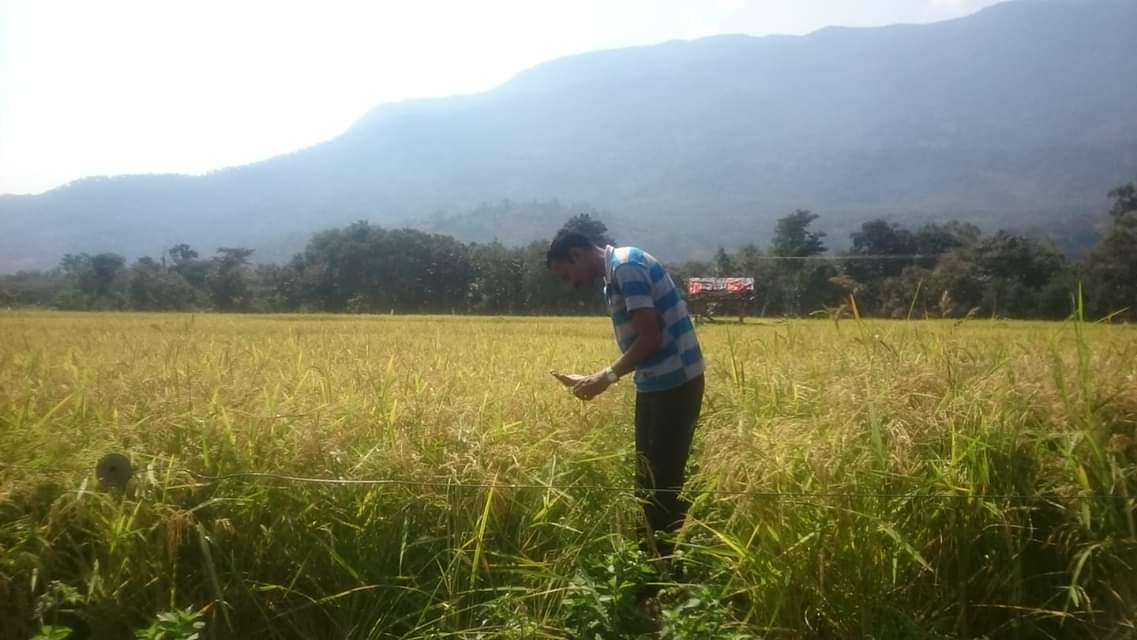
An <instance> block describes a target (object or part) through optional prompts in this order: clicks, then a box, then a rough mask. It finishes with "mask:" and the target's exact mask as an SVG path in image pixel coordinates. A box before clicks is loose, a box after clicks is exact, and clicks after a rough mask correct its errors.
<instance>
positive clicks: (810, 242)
mask: <svg viewBox="0 0 1137 640" xmlns="http://www.w3.org/2000/svg"><path fill="white" fill-rule="evenodd" d="M1110 196H1111V198H1112V200H1113V206H1112V208H1111V209H1110V212H1109V214H1110V215H1109V218H1108V222H1107V229H1106V230H1105V232H1104V236H1103V237H1102V239H1101V240H1100V242H1098V244H1097V245H1096V246H1095V247H1094V248H1093V250H1092V251H1091V252H1090V253H1089V254H1088V255H1086V256H1085V257H1083V258H1081V259H1078V260H1074V259H1071V258H1069V257H1067V256H1066V255H1064V254H1063V253H1061V252H1060V251H1059V250H1058V249H1057V248H1056V247H1055V246H1054V245H1053V244H1051V243H1047V242H1044V241H1039V240H1036V239H1032V238H1028V237H1025V236H1021V235H1016V234H1013V233H1010V232H1007V231H998V232H995V233H992V234H985V233H983V232H982V231H981V230H980V229H979V228H978V227H976V226H974V225H972V224H967V223H961V222H948V223H944V224H927V225H924V226H922V227H920V228H918V229H907V228H904V227H903V226H901V225H898V224H896V223H893V222H889V221H887V220H884V219H876V220H870V221H868V222H865V223H864V224H863V225H861V228H860V229H859V230H858V231H855V232H854V233H852V234H851V236H850V238H849V240H850V243H849V247H848V249H846V250H844V251H843V252H841V253H840V254H839V255H828V254H827V251H828V249H827V247H826V235H825V233H823V232H821V231H817V230H815V229H814V223H815V222H816V221H817V219H818V215H817V214H815V213H813V212H810V211H807V210H797V211H794V212H792V213H790V214H788V215H786V216H785V217H783V218H781V219H779V220H778V221H777V223H776V226H775V229H774V234H773V239H772V241H771V242H770V244H769V246H767V247H764V248H762V247H758V246H756V245H754V244H747V245H744V246H742V247H740V248H738V249H737V250H735V251H733V252H728V251H726V250H725V249H724V248H719V249H718V251H717V252H716V254H715V256H714V258H713V259H712V260H710V261H688V262H684V263H680V264H673V265H670V269H671V272H672V275H673V276H674V277H675V278H676V279H677V280H678V281H680V284H682V280H684V279H685V278H688V277H692V276H706V275H722V276H728V275H729V276H751V277H754V278H755V281H756V284H757V289H758V291H757V295H756V296H755V297H754V299H752V300H749V301H746V302H744V303H742V305H743V307H744V308H742V309H739V310H738V311H740V312H742V313H746V314H748V315H763V316H808V315H825V314H841V313H851V312H853V309H854V307H855V311H856V312H857V313H859V314H861V315H865V316H881V317H965V316H968V315H971V316H974V315H980V316H984V317H989V316H999V317H1012V318H1045V319H1060V318H1065V317H1068V316H1069V315H1070V314H1071V313H1072V311H1073V309H1074V308H1075V306H1076V304H1080V308H1081V310H1082V313H1084V314H1086V315H1087V316H1091V317H1093V318H1095V319H1096V318H1104V317H1110V318H1115V319H1125V320H1134V319H1137V181H1135V182H1132V183H1130V184H1127V185H1125V186H1122V187H1119V188H1117V189H1115V190H1113V191H1111V192H1110ZM564 228H569V229H573V230H577V231H580V232H582V233H585V234H586V235H589V236H590V237H592V238H593V239H594V240H595V241H596V242H597V243H599V244H604V243H612V244H615V242H614V240H613V239H612V238H611V237H610V236H609V234H608V229H607V228H606V226H605V225H604V223H603V222H602V221H600V220H599V219H597V218H595V217H593V216H591V215H589V214H580V215H577V216H574V217H572V218H571V219H569V220H568V221H567V222H566V224H565V227H564ZM632 244H634V243H632ZM547 247H548V241H547V240H539V241H535V242H532V243H529V244H527V245H524V246H520V247H508V246H504V245H502V244H500V243H498V242H490V243H463V242H460V241H458V240H456V239H454V238H452V237H449V236H445V235H439V234H431V233H424V232H421V231H416V230H412V229H386V228H383V227H380V226H376V225H372V224H369V223H367V222H363V221H361V222H356V223H354V224H351V225H348V226H346V227H341V228H334V229H328V230H325V231H321V232H319V233H316V234H314V235H313V236H312V238H311V239H310V240H309V242H308V243H307V246H306V247H305V249H304V251H303V252H301V253H299V254H297V255H296V256H294V257H293V258H292V259H291V260H290V261H289V262H287V263H285V264H253V263H252V262H251V257H252V254H253V251H252V250H251V249H247V248H242V247H222V248H219V249H217V250H216V253H215V254H214V255H213V256H209V257H203V256H201V255H200V254H199V253H198V252H197V251H196V250H194V249H193V248H192V247H190V246H188V245H185V244H179V245H176V246H174V247H171V248H170V249H169V250H168V251H167V252H166V254H165V255H163V256H160V257H159V258H152V257H143V258H140V259H138V260H137V261H135V262H134V263H133V264H129V265H128V264H127V260H126V259H125V258H123V257H122V256H121V255H118V254H115V253H99V254H95V255H89V254H85V253H84V254H68V255H66V256H64V257H63V259H62V260H61V261H60V264H59V266H58V267H57V268H55V269H52V270H49V271H33V272H21V273H17V274H14V275H8V276H3V277H0V304H5V305H9V306H10V305H43V306H52V307H55V308H60V309H79V310H126V309H133V310H140V311H165V310H170V311H188V310H215V311H244V312H305V311H320V312H358V313H390V312H394V313H481V314H584V313H602V312H603V306H602V304H601V300H600V297H599V296H598V295H596V292H595V291H569V290H566V289H565V288H564V287H563V286H562V285H561V284H560V283H559V282H558V281H557V280H556V279H555V278H554V277H553V276H552V275H551V274H550V273H549V272H548V270H547V269H546V267H545V251H546V249H547ZM648 250H649V251H650V248H648Z"/></svg>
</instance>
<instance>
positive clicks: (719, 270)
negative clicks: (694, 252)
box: [714, 247, 735, 277]
mask: <svg viewBox="0 0 1137 640" xmlns="http://www.w3.org/2000/svg"><path fill="white" fill-rule="evenodd" d="M714 264H715V269H714V271H715V275H716V276H719V277H724V276H733V275H735V267H734V260H732V259H731V257H730V254H728V253H727V252H726V249H723V248H722V247H719V249H718V251H716V252H715V260H714Z"/></svg>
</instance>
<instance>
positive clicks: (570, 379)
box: [549, 371, 587, 388]
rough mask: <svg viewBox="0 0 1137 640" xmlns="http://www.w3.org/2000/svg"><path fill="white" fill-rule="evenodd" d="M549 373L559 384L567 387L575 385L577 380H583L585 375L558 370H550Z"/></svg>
mask: <svg viewBox="0 0 1137 640" xmlns="http://www.w3.org/2000/svg"><path fill="white" fill-rule="evenodd" d="M549 373H551V374H552V375H553V377H554V378H556V379H557V380H558V381H559V382H560V383H561V384H563V385H565V386H566V387H569V388H572V387H575V386H576V385H577V383H578V382H580V381H581V380H584V379H585V378H586V377H587V376H581V375H577V374H575V373H561V372H560V371H550V372H549Z"/></svg>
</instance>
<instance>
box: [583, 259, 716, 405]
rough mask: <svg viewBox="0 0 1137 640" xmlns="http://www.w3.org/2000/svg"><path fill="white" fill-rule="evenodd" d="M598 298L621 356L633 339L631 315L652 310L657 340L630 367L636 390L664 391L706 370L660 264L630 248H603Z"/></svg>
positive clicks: (678, 298)
mask: <svg viewBox="0 0 1137 640" xmlns="http://www.w3.org/2000/svg"><path fill="white" fill-rule="evenodd" d="M604 262H605V265H606V266H605V270H604V297H605V298H606V299H607V301H608V312H609V313H611V314H612V326H613V328H614V329H615V331H616V343H617V344H619V346H620V351H621V352H626V351H627V350H628V349H630V348H631V347H632V343H633V342H635V340H636V332H635V328H634V327H633V326H632V311H635V310H636V309H650V308H654V309H655V315H656V319H657V321H658V322H659V329H660V334H661V335H662V338H663V341H662V342H661V344H660V347H659V350H658V351H656V352H655V353H653V354H651V355H650V356H648V357H647V359H645V360H644V361H643V362H641V363H640V365H639V367H637V368H636V375H635V383H636V390H637V391H645V392H651V391H666V390H667V389H673V388H675V387H678V386H680V385H682V384H684V383H686V382H688V381H690V380H693V379H694V378H697V377H699V375H700V374H702V373H703V371H704V370H705V369H706V365H705V364H704V362H703V352H702V351H701V350H700V349H699V340H698V339H697V338H696V337H695V326H694V324H692V322H691V316H689V315H688V314H687V305H686V303H684V302H683V298H682V297H681V296H680V295H679V289H678V288H677V287H676V286H675V282H673V281H672V280H671V276H669V275H667V271H665V270H664V268H663V265H661V264H660V263H659V261H658V260H656V259H655V258H653V257H652V256H651V254H649V253H647V252H646V251H643V250H641V249H637V248H636V247H619V248H615V247H611V246H609V247H606V248H605V249H604Z"/></svg>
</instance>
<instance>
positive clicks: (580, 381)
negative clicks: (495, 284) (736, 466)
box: [545, 231, 705, 556]
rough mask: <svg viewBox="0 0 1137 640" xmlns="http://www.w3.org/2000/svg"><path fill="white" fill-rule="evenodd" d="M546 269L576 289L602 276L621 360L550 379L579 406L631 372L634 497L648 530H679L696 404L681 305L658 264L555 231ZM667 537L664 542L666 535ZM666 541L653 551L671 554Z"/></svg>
mask: <svg viewBox="0 0 1137 640" xmlns="http://www.w3.org/2000/svg"><path fill="white" fill-rule="evenodd" d="M545 262H546V266H548V268H549V269H551V270H552V271H553V272H554V273H556V274H557V276H559V277H560V279H561V281H562V282H564V283H566V284H569V285H572V286H573V287H576V288H580V287H585V286H590V285H591V284H592V283H594V282H595V281H597V280H599V279H601V278H603V280H604V297H605V299H606V300H607V302H608V311H609V313H610V314H611V315H612V324H613V327H614V328H615V332H616V343H617V344H618V345H619V348H620V351H621V352H622V353H623V355H621V356H620V358H619V359H617V360H616V361H615V362H613V363H612V364H611V366H609V367H607V368H605V369H604V370H602V371H600V372H598V373H594V374H592V375H590V376H582V375H564V374H559V373H555V372H554V373H553V375H555V376H557V379H558V380H560V381H561V382H562V383H563V384H564V385H565V386H568V387H571V388H572V391H573V393H574V394H576V396H577V397H578V398H580V399H582V400H591V399H592V398H595V397H596V396H598V395H600V394H601V393H604V391H605V390H607V389H608V387H609V386H611V385H612V384H614V383H615V382H616V381H617V380H619V379H620V378H622V377H623V376H625V375H627V374H629V373H631V372H633V371H635V385H636V457H637V459H638V460H639V464H638V465H637V471H636V489H637V495H639V496H640V497H641V498H644V499H645V500H646V502H645V505H644V511H645V514H646V516H647V522H648V525H649V526H650V531H649V536H651V538H654V536H652V535H651V534H652V533H654V532H664V533H672V532H674V531H676V530H678V529H679V527H680V526H682V524H683V520H684V519H685V518H686V515H687V507H688V506H689V504H688V503H687V502H686V501H684V500H683V499H681V497H680V495H679V492H680V490H681V489H682V488H683V482H684V479H685V473H686V466H687V457H688V456H689V454H690V451H691V437H692V435H693V434H694V431H695V423H696V421H698V419H699V411H700V410H701V408H702V404H703V371H704V369H705V365H704V363H703V354H702V351H701V350H700V349H699V341H698V339H697V338H696V337H695V328H694V325H693V324H692V323H691V318H690V316H689V315H688V314H687V306H686V304H684V302H683V298H682V297H680V295H679V290H678V288H676V286H675V283H674V282H673V281H672V280H671V277H670V276H669V275H667V272H666V271H665V270H664V268H663V265H661V264H660V263H659V261H657V260H656V259H655V258H653V257H652V256H651V255H649V254H648V253H646V252H644V251H643V250H641V249H637V248H635V247H620V248H614V247H611V246H607V247H603V248H601V247H598V246H596V245H595V244H593V243H592V241H590V240H589V239H588V238H587V237H585V236H583V235H581V234H579V233H575V232H567V231H562V232H561V233H560V234H558V235H557V237H556V239H554V240H553V242H552V245H551V246H550V247H549V252H548V254H547V256H546V259H545ZM667 538H670V536H667ZM673 548H674V546H673V543H672V542H671V541H670V540H669V539H664V540H660V541H659V542H658V543H657V549H658V551H659V552H660V553H661V554H662V555H665V556H666V555H670V554H671V551H672V549H673Z"/></svg>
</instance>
